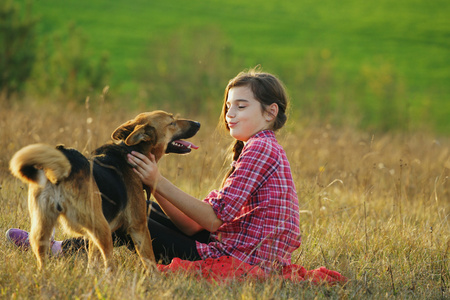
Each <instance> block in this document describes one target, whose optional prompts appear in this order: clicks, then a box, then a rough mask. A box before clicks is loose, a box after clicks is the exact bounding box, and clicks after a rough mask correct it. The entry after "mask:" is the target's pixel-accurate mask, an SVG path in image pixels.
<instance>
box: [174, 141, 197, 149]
mask: <svg viewBox="0 0 450 300" xmlns="http://www.w3.org/2000/svg"><path fill="white" fill-rule="evenodd" d="M175 143H178V144H181V145H183V146H185V147H186V148H189V149H198V146H196V145H194V144H192V143H191V142H188V141H182V140H176V141H175Z"/></svg>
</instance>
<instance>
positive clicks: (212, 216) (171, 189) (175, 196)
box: [128, 151, 223, 234]
mask: <svg viewBox="0 0 450 300" xmlns="http://www.w3.org/2000/svg"><path fill="white" fill-rule="evenodd" d="M128 159H129V161H130V163H132V164H133V165H135V166H136V167H135V168H134V169H133V170H134V171H135V172H136V173H137V174H138V176H139V177H140V178H141V180H142V182H143V183H144V184H145V185H148V186H151V187H153V189H154V191H155V192H156V194H159V197H160V196H162V197H160V198H159V199H158V198H156V199H157V200H158V203H159V200H162V201H161V203H160V205H161V207H162V208H163V209H166V210H167V211H165V212H166V213H167V214H168V216H169V217H170V218H171V219H172V221H173V222H174V223H175V224H176V225H179V226H183V227H184V229H182V228H180V229H181V230H182V231H183V232H185V233H186V234H194V233H195V232H198V231H199V230H200V229H201V228H204V229H206V230H208V231H210V232H214V231H216V230H217V229H218V228H219V227H220V226H221V225H222V223H223V222H222V221H221V220H220V219H219V218H218V217H217V215H216V213H215V212H214V210H213V208H212V206H211V205H210V204H208V203H206V202H203V201H201V200H199V199H197V198H195V197H192V196H191V195H189V194H187V193H185V192H183V191H182V190H180V189H179V188H177V187H176V186H175V185H174V184H172V183H171V182H170V181H169V180H167V179H166V178H165V177H164V176H162V175H161V174H160V173H159V170H158V167H157V165H156V161H155V157H154V156H153V155H152V154H150V157H146V156H145V155H143V154H141V153H138V152H134V151H133V152H131V154H129V155H128ZM164 200H166V201H167V202H169V203H170V204H172V206H171V205H168V204H167V203H164ZM174 208H176V209H178V210H179V211H181V212H179V211H178V212H177V211H176V209H174ZM186 216H187V217H188V218H186ZM189 219H191V220H189ZM199 225H200V226H201V228H199Z"/></svg>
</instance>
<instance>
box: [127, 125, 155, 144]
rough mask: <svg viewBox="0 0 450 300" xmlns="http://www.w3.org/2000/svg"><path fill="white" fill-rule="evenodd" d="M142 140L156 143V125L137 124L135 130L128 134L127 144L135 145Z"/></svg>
mask: <svg viewBox="0 0 450 300" xmlns="http://www.w3.org/2000/svg"><path fill="white" fill-rule="evenodd" d="M140 142H150V144H152V145H155V144H156V129H155V127H153V126H151V125H148V124H145V125H137V126H136V127H134V130H133V132H132V133H131V134H130V135H128V137H127V138H126V140H125V144H127V145H128V146H133V145H136V144H139V143H140Z"/></svg>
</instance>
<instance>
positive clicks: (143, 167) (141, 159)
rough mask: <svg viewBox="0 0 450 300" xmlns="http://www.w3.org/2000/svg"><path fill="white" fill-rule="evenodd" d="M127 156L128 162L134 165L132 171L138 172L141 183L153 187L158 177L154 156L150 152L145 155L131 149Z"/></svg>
mask: <svg viewBox="0 0 450 300" xmlns="http://www.w3.org/2000/svg"><path fill="white" fill-rule="evenodd" d="M127 156H128V162H129V163H130V164H131V165H133V166H134V167H133V171H134V172H136V174H138V176H139V178H141V180H142V183H143V184H144V185H148V186H151V187H154V186H155V184H156V181H157V180H158V177H159V171H158V166H157V164H156V159H155V156H154V155H153V154H151V153H150V154H149V156H148V157H147V156H145V155H143V154H141V153H139V152H136V151H132V152H131V153H129V154H128V155H127Z"/></svg>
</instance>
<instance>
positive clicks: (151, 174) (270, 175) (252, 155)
mask: <svg viewBox="0 0 450 300" xmlns="http://www.w3.org/2000/svg"><path fill="white" fill-rule="evenodd" d="M287 106H288V99H287V95H286V92H285V89H284V87H283V84H282V83H281V82H280V81H279V80H278V79H277V78H276V77H275V76H273V75H271V74H268V73H263V72H258V71H257V70H250V71H248V72H242V73H240V74H238V75H237V76H236V77H235V78H233V79H232V80H230V82H229V83H228V85H227V87H226V89H225V97H224V104H223V109H222V121H223V123H224V125H225V127H226V129H227V130H228V131H229V132H230V135H231V136H232V137H233V138H235V139H236V141H235V144H234V147H233V163H232V165H231V169H230V171H229V172H228V174H227V175H226V177H225V179H224V181H223V183H222V187H221V188H220V190H213V191H211V192H210V193H209V194H208V195H207V197H206V198H205V199H203V200H202V201H201V200H198V199H196V198H194V197H192V196H190V195H188V194H187V193H185V192H183V191H181V190H180V189H178V188H177V187H176V186H175V185H173V184H172V183H171V182H170V181H168V180H167V179H166V178H165V177H163V176H162V175H161V174H160V173H159V171H158V168H157V165H156V162H155V158H154V157H153V156H151V157H146V156H144V155H142V154H140V153H135V152H132V153H131V154H129V156H128V159H129V161H130V163H131V164H133V165H135V166H136V167H135V172H136V173H137V174H138V175H139V176H140V178H141V180H142V181H143V183H144V184H145V185H148V186H152V187H153V191H154V197H155V199H156V200H157V202H158V204H159V205H156V204H154V205H152V210H151V213H150V216H149V218H148V226H149V229H150V234H151V236H152V240H153V241H152V243H153V250H154V252H155V257H156V259H157V260H158V259H160V260H161V259H162V260H163V262H164V263H168V262H170V260H171V259H172V258H174V257H179V258H182V259H188V260H200V259H206V258H219V257H221V256H232V257H234V258H236V259H239V260H241V261H244V262H246V263H248V264H251V265H258V266H260V267H261V268H263V269H264V270H266V271H270V270H273V269H275V270H276V269H278V268H280V267H282V266H286V265H289V264H291V254H292V252H293V251H294V250H295V249H297V248H298V247H299V246H300V228H299V207H298V199H297V194H296V190H295V186H294V182H293V180H292V174H291V170H290V166H289V162H288V160H287V158H286V154H285V152H284V150H283V148H282V147H281V146H280V145H279V144H278V142H277V140H276V138H275V134H274V131H276V130H278V129H280V128H282V127H283V126H284V124H285V122H286V119H287V117H286V109H287ZM114 235H115V240H116V242H119V244H124V243H129V242H130V239H128V238H127V236H126V234H125V233H119V232H115V234H114ZM7 237H8V239H9V240H10V241H12V242H13V243H15V244H16V245H18V246H24V247H25V248H26V247H27V246H28V242H27V237H28V234H27V233H26V232H25V231H21V230H18V229H10V230H9V231H8V233H7ZM83 245H84V243H82V242H81V240H79V239H78V240H77V239H69V240H66V241H63V242H62V244H61V242H55V243H53V248H52V249H53V251H54V252H60V251H61V249H62V252H65V251H67V250H68V249H69V248H72V249H73V248H75V249H79V248H81V247H82V246H83Z"/></svg>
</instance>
